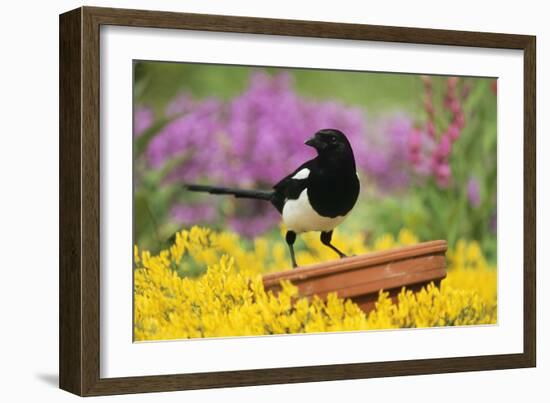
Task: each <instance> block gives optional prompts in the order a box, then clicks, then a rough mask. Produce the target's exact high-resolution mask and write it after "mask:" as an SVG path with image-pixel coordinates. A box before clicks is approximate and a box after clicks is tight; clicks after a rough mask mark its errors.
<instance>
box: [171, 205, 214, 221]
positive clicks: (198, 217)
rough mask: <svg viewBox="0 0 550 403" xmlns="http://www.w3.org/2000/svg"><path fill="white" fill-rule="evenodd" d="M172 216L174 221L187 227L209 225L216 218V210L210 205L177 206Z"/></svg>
mask: <svg viewBox="0 0 550 403" xmlns="http://www.w3.org/2000/svg"><path fill="white" fill-rule="evenodd" d="M170 215H171V216H172V219H173V220H174V221H176V222H178V223H181V224H185V225H192V224H199V223H208V222H212V221H214V219H215V218H216V209H215V208H214V206H210V205H202V204H201V205H195V206H193V205H188V204H186V205H183V204H177V205H175V206H173V207H172V210H171V214H170Z"/></svg>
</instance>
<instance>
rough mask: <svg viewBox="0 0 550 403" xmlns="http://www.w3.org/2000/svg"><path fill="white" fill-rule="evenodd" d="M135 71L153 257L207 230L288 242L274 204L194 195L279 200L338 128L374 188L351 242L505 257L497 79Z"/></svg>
mask: <svg viewBox="0 0 550 403" xmlns="http://www.w3.org/2000/svg"><path fill="white" fill-rule="evenodd" d="M134 69H135V71H134V74H135V85H134V94H135V108H134V136H135V150H134V155H135V164H134V172H135V174H134V179H135V205H134V219H135V243H136V244H137V245H139V246H140V247H142V248H147V249H149V250H151V251H159V250H161V249H162V248H164V247H166V245H167V244H168V243H169V242H170V240H171V238H172V236H173V234H174V233H175V232H177V231H179V230H181V229H185V228H190V227H191V226H193V225H203V226H207V227H209V228H213V229H218V230H231V231H234V232H236V233H238V234H241V235H242V239H243V242H244V243H247V242H248V241H252V240H253V239H254V237H257V236H263V237H267V238H272V237H274V238H280V228H279V216H278V213H277V211H276V210H275V209H274V208H273V207H272V206H271V205H269V203H264V202H261V201H248V200H236V199H234V198H231V197H219V196H218V197H216V196H212V195H204V194H191V193H189V192H186V191H185V190H184V189H183V186H182V184H183V183H204V184H219V185H227V186H237V187H244V188H266V189H269V188H270V187H271V186H272V185H273V184H275V183H277V182H278V181H279V180H280V179H281V178H283V177H284V176H285V175H287V174H288V173H289V172H292V171H293V170H294V169H295V168H296V167H297V166H299V165H300V164H301V163H302V162H304V161H306V160H307V159H309V158H311V157H313V156H314V152H313V150H311V149H310V148H309V147H306V146H304V145H303V141H304V140H305V139H307V138H309V137H310V136H311V135H312V134H313V133H315V132H316V131H317V130H319V129H322V128H337V129H340V130H342V131H343V132H344V133H346V135H347V136H348V137H349V139H350V140H351V143H352V145H353V148H354V151H355V156H356V160H357V163H358V169H359V174H360V177H361V183H362V192H361V198H360V201H359V202H358V204H357V206H356V208H355V210H354V212H353V214H352V216H351V217H350V218H349V219H348V220H347V221H346V222H345V223H344V224H343V225H342V226H340V227H339V228H338V230H337V231H339V232H348V233H357V232H362V233H364V234H365V235H366V238H367V239H376V238H377V237H379V236H380V235H382V234H393V235H397V234H398V233H399V231H400V230H401V229H403V228H407V229H408V230H410V231H412V232H413V233H414V234H416V236H418V237H419V239H420V240H432V239H445V240H447V241H448V242H449V244H450V245H451V246H453V245H454V244H455V243H456V242H457V241H458V240H459V239H468V240H476V241H478V242H479V243H480V245H481V248H482V250H483V252H484V254H485V256H486V257H487V258H488V259H489V260H491V261H494V260H495V259H496V130H497V122H496V80H494V79H485V78H459V77H435V76H420V75H412V74H410V75H406V74H386V73H368V72H344V71H326V70H310V69H278V68H254V67H240V66H223V65H203V64H182V63H164V62H136V63H135V65H134ZM296 246H297V248H298V249H300V248H301V247H303V245H302V244H300V242H298V244H297V245H296ZM243 247H246V245H243ZM344 248H345V247H344Z"/></svg>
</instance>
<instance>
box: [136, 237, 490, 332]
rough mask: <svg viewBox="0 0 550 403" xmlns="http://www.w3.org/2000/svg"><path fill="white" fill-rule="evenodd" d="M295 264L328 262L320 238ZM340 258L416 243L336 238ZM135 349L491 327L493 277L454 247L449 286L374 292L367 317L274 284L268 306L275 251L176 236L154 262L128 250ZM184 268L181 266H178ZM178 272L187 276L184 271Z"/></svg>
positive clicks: (262, 245) (278, 246) (282, 257)
mask: <svg viewBox="0 0 550 403" xmlns="http://www.w3.org/2000/svg"><path fill="white" fill-rule="evenodd" d="M304 240H305V243H306V245H307V250H306V251H301V252H300V256H299V258H300V262H303V264H306V263H314V262H318V261H324V260H328V259H333V258H334V256H333V254H331V251H330V250H329V249H328V248H326V247H324V246H323V245H322V244H321V243H320V242H319V239H318V237H316V236H314V235H311V234H306V236H304ZM334 242H335V243H336V244H337V245H339V246H342V248H344V249H345V247H347V248H348V249H349V250H347V252H348V253H354V254H361V253H366V252H367V251H369V250H372V249H373V250H381V249H388V248H391V247H394V246H396V245H399V244H401V245H410V244H414V243H416V242H417V238H416V236H415V235H414V234H413V233H412V232H410V231H408V230H406V229H404V230H402V231H401V232H400V233H399V235H398V237H397V240H395V239H394V238H393V237H392V236H391V235H385V236H383V237H381V238H379V239H377V240H376V241H375V242H374V246H373V248H369V247H368V245H366V244H365V237H364V236H363V235H360V234H357V235H355V236H350V235H342V234H335V237H334ZM134 257H135V259H134V261H135V265H136V269H135V272H134V302H135V304H134V309H135V322H134V330H135V338H136V340H166V339H178V338H196V337H220V336H241V335H263V334H280V333H306V332H325V331H349V330H368V329H388V328H400V327H428V326H450V325H469V324H487V323H496V314H497V288H496V284H497V281H496V280H497V277H496V276H497V272H496V268H495V267H491V266H489V265H488V264H487V262H486V260H485V258H484V256H483V254H482V252H481V248H480V247H479V244H477V243H476V242H467V241H465V240H461V241H459V242H458V243H457V245H456V247H455V249H454V250H449V252H448V262H449V267H448V276H447V278H446V279H445V280H443V281H442V283H441V287H440V288H437V287H435V286H434V285H433V284H431V285H429V286H428V287H426V288H424V289H422V290H421V291H420V292H418V293H413V292H412V291H410V290H406V289H403V290H402V291H401V292H400V293H399V295H398V297H397V301H396V302H394V301H392V299H391V298H389V294H388V293H387V292H385V291H383V290H381V291H380V294H379V298H378V301H377V303H376V309H375V310H374V311H372V312H371V313H369V314H368V315H365V313H364V312H363V311H362V310H361V309H360V308H359V307H358V306H357V305H356V304H354V303H353V302H352V301H349V300H344V299H341V298H338V296H337V295H336V294H330V295H329V296H328V297H327V300H326V301H323V300H321V299H319V298H317V297H314V298H312V299H311V300H308V299H305V298H300V297H299V295H298V290H297V288H296V287H295V286H294V285H292V284H291V283H289V282H283V283H282V290H281V292H280V293H279V294H278V295H277V296H275V295H273V294H272V293H271V292H266V291H265V290H264V288H263V283H262V278H261V275H262V274H263V273H265V272H269V271H274V270H280V269H281V268H282V267H287V265H288V257H287V255H286V246H285V245H284V244H283V243H282V242H268V241H267V240H266V239H261V238H260V239H257V240H256V241H255V243H254V246H253V248H252V250H245V249H243V248H242V247H241V240H240V239H239V237H238V235H236V234H233V233H227V232H215V231H211V230H209V229H206V228H199V227H193V228H191V229H190V230H189V231H181V232H180V233H178V234H177V235H176V238H175V241H174V244H173V245H172V246H171V247H170V248H168V249H167V250H164V251H161V252H160V253H159V254H158V255H154V256H152V255H151V254H150V253H149V252H148V251H141V252H140V251H139V248H138V247H137V246H136V247H135V248H134ZM186 259H187V260H189V259H190V260H189V261H191V262H192V263H193V264H196V265H203V266H206V267H207V271H206V273H205V274H204V275H202V276H200V277H198V278H190V277H186V276H181V275H180V274H178V271H177V270H176V269H177V268H178V267H180V265H182V262H184V261H186ZM186 264H188V263H185V262H184V263H183V266H184V267H186V266H185V265H186ZM184 272H185V270H184Z"/></svg>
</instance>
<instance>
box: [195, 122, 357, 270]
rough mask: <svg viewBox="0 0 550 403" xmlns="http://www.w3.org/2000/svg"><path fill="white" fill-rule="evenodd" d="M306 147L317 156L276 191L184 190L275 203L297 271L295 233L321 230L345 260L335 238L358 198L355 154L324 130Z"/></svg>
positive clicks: (340, 136) (332, 131) (335, 134)
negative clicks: (334, 231)
mask: <svg viewBox="0 0 550 403" xmlns="http://www.w3.org/2000/svg"><path fill="white" fill-rule="evenodd" d="M305 144H306V145H308V146H311V147H313V148H315V149H316V150H317V156H316V157H315V158H313V159H312V160H309V161H307V162H305V163H304V164H302V165H301V166H300V167H298V169H296V170H295V171H294V172H292V173H291V174H290V175H288V176H287V177H285V178H283V179H282V180H281V181H280V182H279V183H277V184H276V185H275V186H273V189H272V190H245V189H233V188H226V187H217V186H207V185H194V184H193V185H192V184H187V185H185V187H186V188H187V189H188V190H190V191H193V192H208V193H212V194H221V195H233V196H234V197H237V198H247V199H259V200H266V201H269V202H271V204H273V206H275V208H276V209H277V210H278V211H279V212H280V213H281V215H282V219H283V222H284V224H285V226H286V228H287V233H286V242H287V244H288V246H289V249H290V257H291V259H292V266H293V267H297V266H298V265H297V264H296V257H295V256H294V242H295V241H296V234H300V233H303V232H309V231H320V232H321V242H322V243H323V244H324V245H326V246H328V247H329V248H331V249H332V250H334V251H335V252H336V253H337V254H338V255H339V256H340V257H345V256H346V255H345V254H344V253H343V252H342V251H340V250H339V249H338V248H336V247H335V246H334V245H333V244H332V243H331V239H332V232H333V230H334V228H335V227H336V226H337V225H339V224H340V223H342V221H344V219H345V218H346V217H347V216H348V214H349V213H350V211H351V210H352V209H353V206H354V205H355V203H356V201H357V198H358V196H359V188H360V184H359V178H358V177H357V171H356V167H355V158H354V156H353V150H352V148H351V145H350V143H349V141H348V139H347V138H346V136H345V135H344V133H342V132H341V131H339V130H335V129H324V130H320V131H318V132H317V133H315V135H314V136H313V137H312V138H311V139H309V140H307V141H306V142H305Z"/></svg>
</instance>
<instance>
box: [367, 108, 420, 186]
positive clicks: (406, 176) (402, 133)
mask: <svg viewBox="0 0 550 403" xmlns="http://www.w3.org/2000/svg"><path fill="white" fill-rule="evenodd" d="M368 134H369V135H368V136H366V137H365V140H364V141H365V143H366V149H367V150H368V151H367V152H366V158H365V160H362V159H359V160H358V166H359V168H360V169H361V170H362V171H364V172H365V174H366V175H367V179H370V180H372V181H373V182H375V183H376V184H377V185H378V186H379V188H380V189H381V190H383V191H391V190H396V189H399V188H403V187H405V186H407V185H408V184H409V180H410V165H409V162H410V160H411V159H414V158H415V156H416V157H418V158H420V152H421V140H422V139H421V136H420V135H416V136H415V130H414V129H413V126H412V119H411V118H409V117H408V116H406V115H400V116H393V117H391V118H387V119H384V120H382V121H380V122H378V123H376V124H374V125H371V128H370V130H369V132H368ZM415 142H416V143H415ZM411 147H412V149H411ZM411 153H412V154H411Z"/></svg>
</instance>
